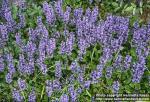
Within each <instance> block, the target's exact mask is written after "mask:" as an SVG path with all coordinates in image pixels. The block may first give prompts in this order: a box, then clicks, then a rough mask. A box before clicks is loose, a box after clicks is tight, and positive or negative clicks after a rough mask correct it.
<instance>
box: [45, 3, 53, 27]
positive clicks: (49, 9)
mask: <svg viewBox="0 0 150 102" xmlns="http://www.w3.org/2000/svg"><path fill="white" fill-rule="evenodd" d="M43 12H44V14H45V16H46V21H47V23H48V24H50V25H51V24H53V23H54V21H55V14H54V10H53V8H52V6H51V5H50V4H48V3H47V2H46V1H45V2H44V3H43Z"/></svg>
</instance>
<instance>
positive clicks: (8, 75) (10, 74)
mask: <svg viewBox="0 0 150 102" xmlns="http://www.w3.org/2000/svg"><path fill="white" fill-rule="evenodd" d="M5 79H6V82H7V83H8V84H10V83H11V82H12V73H7V75H6V77H5Z"/></svg>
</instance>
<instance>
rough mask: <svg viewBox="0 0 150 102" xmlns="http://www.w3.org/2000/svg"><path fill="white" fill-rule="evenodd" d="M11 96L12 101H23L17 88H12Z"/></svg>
mask: <svg viewBox="0 0 150 102" xmlns="http://www.w3.org/2000/svg"><path fill="white" fill-rule="evenodd" d="M12 97H13V99H14V101H17V102H22V101H23V97H22V96H21V94H20V92H19V91H18V90H17V89H14V90H13V92H12Z"/></svg>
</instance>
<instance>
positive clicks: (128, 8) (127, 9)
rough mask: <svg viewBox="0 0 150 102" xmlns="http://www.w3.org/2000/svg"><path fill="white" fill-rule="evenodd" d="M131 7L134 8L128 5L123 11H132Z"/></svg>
mask: <svg viewBox="0 0 150 102" xmlns="http://www.w3.org/2000/svg"><path fill="white" fill-rule="evenodd" d="M133 9H134V7H133V6H130V7H127V8H126V9H125V10H124V11H126V12H132V11H133Z"/></svg>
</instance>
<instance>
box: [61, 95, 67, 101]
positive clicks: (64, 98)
mask: <svg viewBox="0 0 150 102" xmlns="http://www.w3.org/2000/svg"><path fill="white" fill-rule="evenodd" d="M60 102H69V96H68V95H67V94H63V95H61V97H60Z"/></svg>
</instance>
